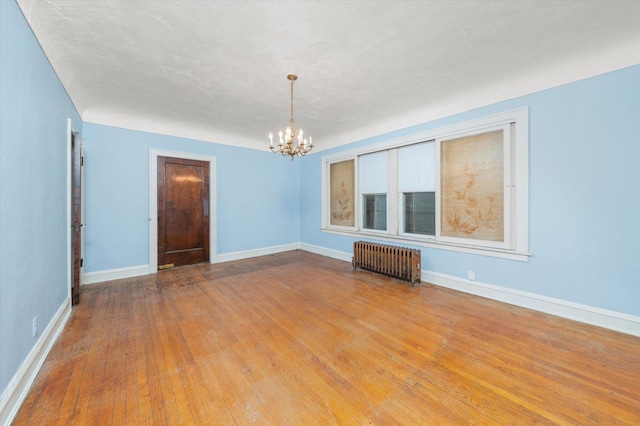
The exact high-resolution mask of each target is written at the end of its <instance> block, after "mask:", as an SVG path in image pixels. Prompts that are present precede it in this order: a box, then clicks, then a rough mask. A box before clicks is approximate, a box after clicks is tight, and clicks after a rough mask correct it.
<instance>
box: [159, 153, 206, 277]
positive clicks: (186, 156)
mask: <svg viewBox="0 0 640 426" xmlns="http://www.w3.org/2000/svg"><path fill="white" fill-rule="evenodd" d="M158 157H173V158H182V159H185V160H197V161H203V162H206V163H209V263H216V261H217V257H218V252H217V244H216V241H217V234H216V232H215V230H216V229H217V210H216V200H217V198H218V190H217V187H216V157H214V156H212V155H205V154H193V153H190V152H180V151H166V150H162V149H154V148H150V149H149V218H148V221H149V273H150V274H154V273H156V272H158Z"/></svg>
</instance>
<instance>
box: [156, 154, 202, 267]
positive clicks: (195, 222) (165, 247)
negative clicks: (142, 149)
mask: <svg viewBox="0 0 640 426" xmlns="http://www.w3.org/2000/svg"><path fill="white" fill-rule="evenodd" d="M208 261H209V163H208V162H206V161H198V160H189V159H184V158H174V157H162V156H160V157H158V268H166V267H173V266H182V265H193V264H196V263H203V262H208Z"/></svg>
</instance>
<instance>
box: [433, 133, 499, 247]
mask: <svg viewBox="0 0 640 426" xmlns="http://www.w3.org/2000/svg"><path fill="white" fill-rule="evenodd" d="M440 188H441V194H440V197H441V198H440V209H441V210H440V213H441V214H440V226H441V228H440V229H441V231H440V234H441V235H442V236H444V237H455V238H466V239H477V240H485V241H496V242H504V238H505V237H504V228H505V226H504V223H505V222H504V131H503V130H498V131H491V132H487V133H480V134H477V135H472V136H465V137H461V138H456V139H448V140H443V141H441V144H440Z"/></svg>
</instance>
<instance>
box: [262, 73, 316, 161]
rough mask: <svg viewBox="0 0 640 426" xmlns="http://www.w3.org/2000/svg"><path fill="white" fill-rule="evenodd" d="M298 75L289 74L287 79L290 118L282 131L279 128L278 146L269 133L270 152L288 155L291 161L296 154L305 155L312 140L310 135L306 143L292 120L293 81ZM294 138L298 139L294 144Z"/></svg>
mask: <svg viewBox="0 0 640 426" xmlns="http://www.w3.org/2000/svg"><path fill="white" fill-rule="evenodd" d="M297 78H298V77H297V76H295V75H293V74H289V75H288V76H287V79H289V81H291V120H289V127H287V129H286V130H285V131H284V132H283V131H282V130H280V131H279V132H278V135H279V136H280V142H279V143H278V146H274V145H273V135H272V134H271V133H269V141H270V145H269V149H270V150H271V152H275V153H277V154H282V155H283V156H285V155H288V156H290V157H291V161H293V157H295V156H296V155H298V156H300V157H303V156H305V155H306V154H307V153H308V152H309V151H311V149H312V148H313V141H312V140H311V137H309V143H308V144H307V138H305V137H304V136H303V131H302V129H298V130H296V128H295V126H294V121H293V82H294V81H295V80H296V79H297ZM296 139H297V140H298V142H297V145H296Z"/></svg>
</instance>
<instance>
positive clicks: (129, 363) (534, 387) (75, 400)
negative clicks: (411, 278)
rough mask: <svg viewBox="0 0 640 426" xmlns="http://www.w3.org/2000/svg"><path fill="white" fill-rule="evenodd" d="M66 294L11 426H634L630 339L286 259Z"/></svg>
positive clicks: (639, 391) (636, 370)
mask: <svg viewBox="0 0 640 426" xmlns="http://www.w3.org/2000/svg"><path fill="white" fill-rule="evenodd" d="M82 291H83V294H82V302H81V304H80V305H78V306H77V307H75V308H74V310H73V312H72V315H71V318H70V320H69V322H68V323H67V326H66V328H65V330H64V331H63V333H62V334H61V336H60V338H59V339H58V341H57V342H56V344H55V346H54V348H53V350H52V351H51V353H50V354H49V356H48V358H47V360H46V361H45V363H44V365H43V367H42V370H41V371H40V374H39V375H38V377H37V379H36V381H35V383H34V385H33V387H32V389H31V392H30V394H29V395H28V397H27V399H26V401H25V403H24V404H23V406H22V408H21V411H20V412H19V414H18V416H17V418H16V419H15V425H26V424H29V425H48V424H81V425H108V424H114V425H137V424H168V425H174V424H198V425H204V424H222V425H233V424H250V423H256V424H277V425H316V424H317V425H325V424H384V425H386V424H407V425H412V424H422V425H429V424H446V425H450V424H481V425H486V424H517V425H524V424H571V425H586V424H597V425H606V424H636V425H638V424H640V338H637V337H633V336H629V335H625V334H621V333H616V332H613V331H609V330H605V329H601V328H597V327H592V326H588V325H584V324H580V323H576V322H572V321H568V320H564V319H561V318H557V317H553V316H549V315H545V314H542V313H538V312H534V311H530V310H526V309H522V308H518V307H514V306H511V305H506V304H501V303H498V302H494V301H491V300H488V299H483V298H480V297H475V296H471V295H467V294H464V293H459V292H456V291H452V290H448V289H445V288H441V287H436V286H432V285H429V284H427V283H422V284H421V285H420V286H419V287H410V286H409V285H408V284H407V283H404V282H402V281H398V280H394V279H390V278H386V277H383V276H379V275H375V274H372V273H369V272H364V271H354V270H352V268H351V266H350V265H349V264H348V263H346V262H341V261H337V260H333V259H329V258H325V257H322V256H318V255H314V254H310V253H306V252H302V251H294V252H288V253H282V254H278V255H272V256H265V257H261V258H254V259H248V260H243V261H238V262H230V263H223V264H216V265H198V266H190V267H183V268H177V269H172V270H167V271H162V272H160V273H158V274H154V275H148V276H144V277H138V278H132V279H125V280H119V281H113V282H109V283H103V284H96V285H91V286H86V287H83V290H82Z"/></svg>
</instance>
